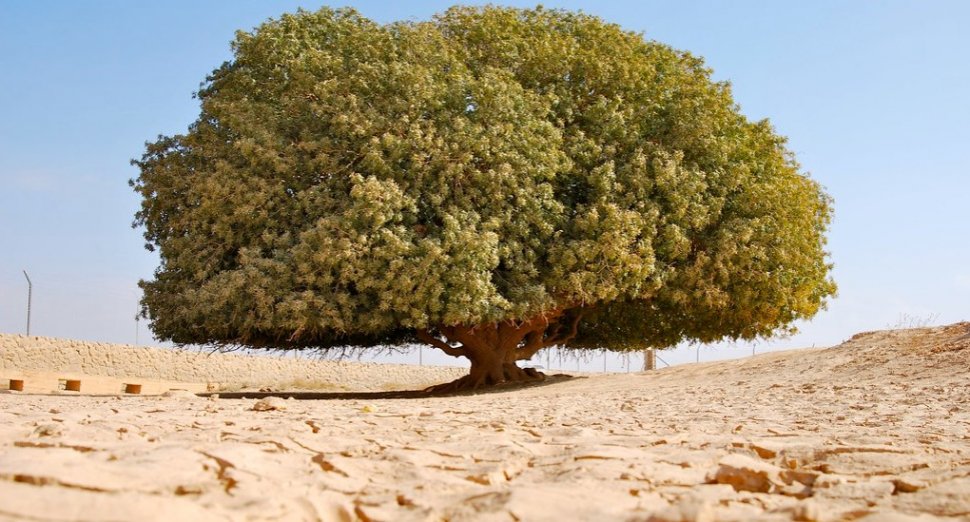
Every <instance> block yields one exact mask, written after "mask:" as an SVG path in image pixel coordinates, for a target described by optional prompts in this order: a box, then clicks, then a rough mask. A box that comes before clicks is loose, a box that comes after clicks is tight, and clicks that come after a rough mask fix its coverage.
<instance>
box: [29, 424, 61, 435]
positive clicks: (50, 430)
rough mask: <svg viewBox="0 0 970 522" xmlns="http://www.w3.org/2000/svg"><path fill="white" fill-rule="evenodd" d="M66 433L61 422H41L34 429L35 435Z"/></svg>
mask: <svg viewBox="0 0 970 522" xmlns="http://www.w3.org/2000/svg"><path fill="white" fill-rule="evenodd" d="M63 433H64V428H62V427H61V425H60V424H41V425H40V426H37V428H36V429H35V430H34V435H36V436H38V437H60V436H61V434H63Z"/></svg>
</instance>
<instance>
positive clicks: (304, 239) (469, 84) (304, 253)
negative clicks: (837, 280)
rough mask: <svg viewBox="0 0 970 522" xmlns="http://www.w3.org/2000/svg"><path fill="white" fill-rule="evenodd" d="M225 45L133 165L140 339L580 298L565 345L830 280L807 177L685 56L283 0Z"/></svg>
mask: <svg viewBox="0 0 970 522" xmlns="http://www.w3.org/2000/svg"><path fill="white" fill-rule="evenodd" d="M233 51H234V59H233V60H232V61H230V62H227V63H225V64H223V65H222V66H221V67H219V68H218V69H216V70H215V71H214V72H213V73H212V74H211V76H209V78H208V79H207V81H206V83H205V84H204V85H203V87H202V89H201V90H200V92H199V93H198V98H199V99H200V101H201V114H200V115H199V118H198V120H197V121H195V122H194V123H193V124H192V125H191V126H190V128H189V130H188V132H186V133H185V134H182V135H177V136H173V137H160V138H159V139H158V141H156V142H155V143H151V144H149V145H148V147H147V151H146V153H145V155H144V156H143V157H142V159H141V160H140V161H135V162H134V163H135V164H136V165H137V166H138V167H139V169H140V176H139V177H138V178H137V179H136V180H133V181H132V185H133V187H134V188H135V190H136V191H138V192H139V193H141V195H142V197H143V202H142V208H141V211H140V212H138V214H137V216H136V225H140V226H144V227H145V230H146V232H145V237H146V239H147V241H148V246H149V248H154V247H157V248H158V249H159V251H160V254H161V266H160V267H159V269H158V270H157V272H156V274H155V278H154V280H151V281H143V282H142V283H141V285H142V288H143V289H144V292H145V293H144V298H143V301H142V304H143V307H144V312H145V313H146V314H147V316H148V317H150V319H151V321H152V328H153V330H154V331H155V333H156V335H158V336H159V337H161V338H164V339H170V340H173V341H175V342H178V343H211V344H232V345H249V346H277V347H301V346H319V347H329V346H338V345H357V346H370V345H376V344H381V343H396V342H403V341H409V340H413V335H414V334H413V332H414V329H416V328H434V327H436V326H438V325H475V324H482V323H494V322H498V321H505V320H526V319H529V318H532V317H536V316H538V315H541V314H544V313H547V312H549V311H552V310H562V309H577V308H578V307H582V308H583V310H585V315H584V319H583V322H582V323H581V325H580V329H579V335H578V336H577V337H575V338H574V339H573V340H572V341H571V342H570V346H575V347H593V346H598V347H607V348H612V349H637V348H643V347H646V346H655V347H663V346H670V345H672V344H675V343H677V342H679V341H682V340H701V341H712V340H716V339H720V338H723V337H729V338H753V337H757V336H765V335H769V334H771V333H773V332H776V331H778V330H779V329H786V328H789V325H790V324H791V323H792V322H793V321H795V320H797V319H804V318H809V317H812V316H813V315H814V314H815V313H816V312H817V311H818V310H819V309H820V307H822V306H823V305H824V302H825V299H826V298H827V297H829V296H831V295H833V294H834V292H835V285H834V283H833V282H832V281H831V279H830V277H829V270H830V268H831V267H830V265H829V264H827V262H826V254H825V252H824V244H825V237H824V233H825V231H826V227H827V225H828V222H829V218H830V213H831V210H830V201H829V198H828V196H826V195H825V194H824V192H823V191H822V190H821V189H820V187H819V186H818V184H817V183H816V182H814V181H812V180H811V179H809V178H808V177H807V175H805V174H804V173H801V172H800V171H799V167H798V165H797V164H796V162H795V160H794V158H793V157H792V154H791V153H790V152H789V151H788V150H786V148H785V145H784V143H785V140H784V139H783V138H782V137H779V136H778V135H776V134H775V133H774V131H773V129H772V128H771V126H770V125H769V124H768V123H767V122H766V121H761V122H750V121H748V120H747V119H745V118H744V116H742V115H741V114H740V112H739V108H738V107H737V105H736V104H735V103H734V102H733V100H732V98H731V94H730V88H729V86H728V85H727V84H726V83H718V82H713V81H712V80H711V79H710V71H709V70H708V69H706V68H705V67H704V65H703V63H702V61H701V60H700V59H699V58H697V57H694V56H691V55H690V54H688V53H685V52H681V51H677V50H674V49H671V48H670V47H668V46H665V45H662V44H659V43H656V42H650V41H646V40H644V38H643V37H642V36H641V35H639V34H634V33H629V32H624V31H623V30H622V29H620V28H619V27H617V26H615V25H611V24H607V23H605V22H603V21H601V20H599V19H598V18H595V17H592V16H588V15H584V14H577V13H571V12H566V11H558V10H546V9H542V8H537V9H534V10H520V9H508V8H499V7H485V8H470V7H455V8H452V9H450V10H448V11H446V12H445V13H443V14H441V15H438V16H437V17H435V18H434V19H433V20H431V21H429V22H418V23H395V24H390V25H385V26H382V25H378V24H375V23H373V22H371V21H369V20H367V19H365V18H363V17H361V16H360V15H358V14H357V13H356V12H354V11H352V10H349V9H341V10H331V9H328V8H324V9H321V10H320V11H317V12H313V13H310V12H302V11H301V12H298V13H297V14H294V15H284V16H282V17H281V18H279V19H278V20H270V21H268V22H266V23H264V24H263V25H261V26H260V27H258V28H256V29H255V30H254V31H253V32H251V33H245V32H240V33H238V34H237V37H236V40H235V41H234V43H233ZM570 313H575V312H570Z"/></svg>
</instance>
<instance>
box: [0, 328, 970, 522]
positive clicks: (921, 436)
mask: <svg viewBox="0 0 970 522" xmlns="http://www.w3.org/2000/svg"><path fill="white" fill-rule="evenodd" d="M968 367H970V324H968V323H961V324H957V325H951V326H947V327H940V328H931V329H919V330H901V331H890V332H874V333H868V334H860V335H857V336H855V337H853V339H851V340H850V341H848V342H846V343H844V344H842V345H840V346H837V347H834V348H828V349H817V350H800V351H789V352H777V353H769V354H765V355H760V356H756V357H751V358H747V359H744V360H737V361H728V362H718V363H705V364H697V365H686V366H679V367H675V368H671V369H667V370H661V371H657V372H650V373H643V374H629V375H611V376H594V377H588V378H576V379H572V380H569V381H566V382H563V383H559V384H554V385H550V386H542V387H535V388H528V389H522V390H517V391H513V392H509V393H492V394H482V395H472V396H462V397H450V398H423V399H409V400H373V401H366V400H328V401H293V400H289V401H287V400H285V399H273V400H262V402H260V401H257V400H255V399H249V400H227V399H215V400H209V399H201V398H195V397H193V396H192V395H190V394H187V395H179V394H174V395H172V396H169V397H137V396H136V397H132V396H126V397H117V398H113V397H76V396H75V397H68V396H36V395H16V394H7V395H0V519H2V518H4V517H6V518H9V519H13V520H20V519H30V520H93V519H98V520H103V519H124V520H133V519H139V520H163V519H164V520H171V519H206V520H241V519H247V520H248V519H252V520H654V521H680V520H847V519H852V520H869V521H881V520H938V519H947V518H951V519H955V520H968V519H970V494H968V492H970V376H968V372H967V368H968Z"/></svg>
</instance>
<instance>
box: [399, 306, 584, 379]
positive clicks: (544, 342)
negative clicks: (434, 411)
mask: <svg viewBox="0 0 970 522" xmlns="http://www.w3.org/2000/svg"><path fill="white" fill-rule="evenodd" d="M565 313H566V312H565V311H563V310H555V311H553V312H550V313H547V314H545V315H542V316H539V317H535V318H533V319H530V320H527V321H522V322H518V321H503V322H500V323H495V324H482V325H475V326H471V327H468V326H461V325H459V326H438V327H437V328H436V330H437V332H436V333H437V334H440V335H442V336H444V337H445V340H442V339H440V338H439V337H438V335H435V334H432V333H431V332H429V331H427V330H419V331H418V332H417V336H418V339H419V340H421V341H422V342H425V343H427V344H430V345H431V346H434V347H436V348H439V349H441V350H442V351H444V352H445V353H447V354H448V355H452V356H455V357H466V358H467V359H468V360H470V361H471V363H472V364H471V369H470V370H469V373H468V375H466V376H464V377H462V378H460V379H458V380H456V381H453V382H449V383H445V384H440V385H437V386H432V387H431V388H428V391H432V392H438V393H447V392H455V391H463V390H474V389H478V388H482V387H487V386H496V385H500V384H504V383H516V382H527V381H539V380H543V379H545V375H544V374H542V373H541V372H539V371H537V370H535V369H534V368H519V366H518V365H517V364H516V361H521V360H528V359H531V358H532V357H533V356H534V355H535V354H536V353H537V352H538V351H539V350H541V349H542V348H546V347H549V346H553V345H557V344H565V343H566V342H568V341H569V340H570V339H572V338H573V337H574V336H575V335H576V329H577V326H578V323H579V319H580V317H581V314H580V313H578V312H577V313H574V314H573V317H572V325H571V331H569V332H566V333H565V334H562V333H561V330H562V326H563V325H562V324H561V323H560V319H562V318H563V317H564V315H565ZM452 343H455V344H452Z"/></svg>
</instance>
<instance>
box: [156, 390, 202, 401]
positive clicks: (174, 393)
mask: <svg viewBox="0 0 970 522" xmlns="http://www.w3.org/2000/svg"><path fill="white" fill-rule="evenodd" d="M162 397H166V398H169V399H198V398H199V396H198V395H196V394H194V393H192V392H190V391H188V390H168V391H167V392H165V393H163V394H162Z"/></svg>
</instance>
